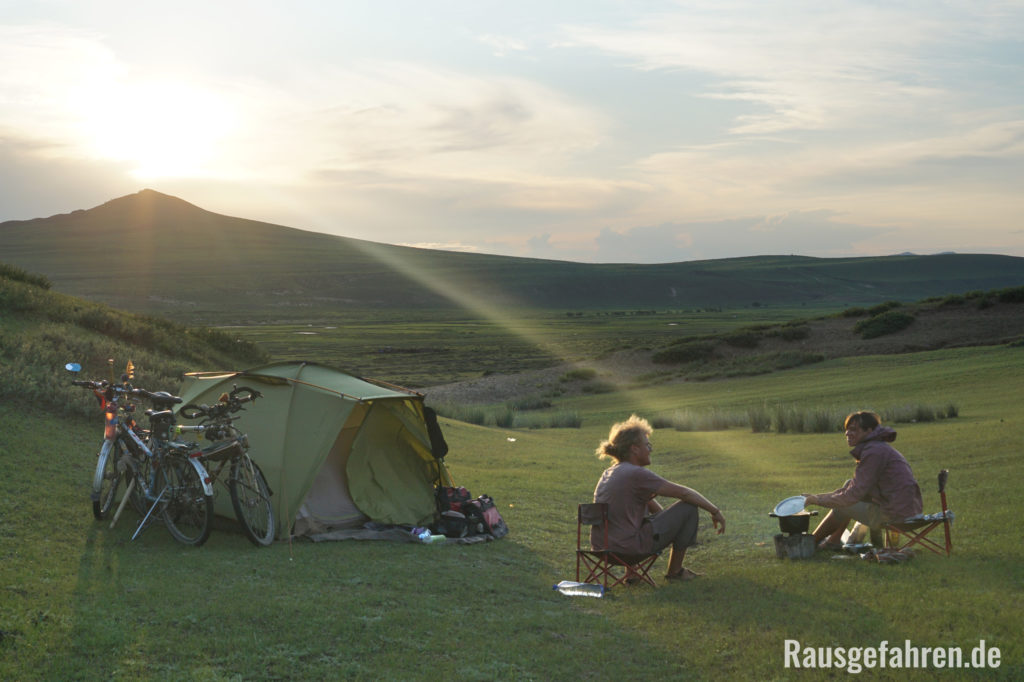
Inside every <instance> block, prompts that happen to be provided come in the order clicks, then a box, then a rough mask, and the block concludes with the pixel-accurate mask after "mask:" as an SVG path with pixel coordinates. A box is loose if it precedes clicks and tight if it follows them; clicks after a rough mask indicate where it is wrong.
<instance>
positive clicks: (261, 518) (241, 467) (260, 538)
mask: <svg viewBox="0 0 1024 682" xmlns="http://www.w3.org/2000/svg"><path fill="white" fill-rule="evenodd" d="M228 489H229V490H230V491H231V505H232V506H233V507H234V508H235V516H236V517H237V518H238V521H239V523H241V524H242V528H244V529H245V534H246V535H247V536H248V537H249V541H250V542H252V543H253V544H254V545H256V546H257V547H266V546H267V545H269V544H270V543H272V542H273V541H274V535H275V533H276V532H277V525H276V524H275V522H274V506H273V505H272V504H271V503H270V487H269V486H268V485H267V481H266V479H264V478H263V472H262V471H260V468H259V467H258V466H256V463H255V462H253V461H252V459H250V458H249V455H248V454H243V455H242V456H241V457H236V458H235V459H234V461H233V462H232V463H231V477H230V478H229V479H228Z"/></svg>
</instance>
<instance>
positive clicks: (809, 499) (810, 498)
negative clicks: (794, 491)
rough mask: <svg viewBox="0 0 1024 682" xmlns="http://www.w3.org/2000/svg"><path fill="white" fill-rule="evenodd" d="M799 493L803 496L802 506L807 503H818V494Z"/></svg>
mask: <svg viewBox="0 0 1024 682" xmlns="http://www.w3.org/2000/svg"><path fill="white" fill-rule="evenodd" d="M801 495H803V496H804V506H805V507H806V506H807V505H809V504H818V496H817V495H811V494H810V493H801Z"/></svg>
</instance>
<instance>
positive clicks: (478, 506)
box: [463, 495, 508, 538]
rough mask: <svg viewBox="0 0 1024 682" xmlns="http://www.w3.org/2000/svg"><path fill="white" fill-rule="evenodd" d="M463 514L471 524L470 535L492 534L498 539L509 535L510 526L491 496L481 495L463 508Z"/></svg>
mask: <svg viewBox="0 0 1024 682" xmlns="http://www.w3.org/2000/svg"><path fill="white" fill-rule="evenodd" d="M463 513H464V514H465V515H466V521H467V522H468V524H469V534H470V535H474V534H478V533H490V534H491V535H493V536H494V537H496V538H501V537H505V536H506V535H508V526H506V525H505V520H504V519H503V518H501V514H500V513H498V508H497V507H496V506H494V500H493V499H491V497H490V495H481V496H480V497H478V498H476V499H475V500H470V501H469V502H468V503H467V504H465V505H464V506H463Z"/></svg>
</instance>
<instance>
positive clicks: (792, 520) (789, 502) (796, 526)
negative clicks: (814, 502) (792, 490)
mask: <svg viewBox="0 0 1024 682" xmlns="http://www.w3.org/2000/svg"><path fill="white" fill-rule="evenodd" d="M817 515H818V512H816V511H807V510H806V509H804V498H803V496H801V495H797V496H795V497H787V498H786V499H785V500H783V501H782V502H779V503H778V504H777V505H775V509H774V510H772V512H771V513H770V514H769V515H768V516H771V517H772V518H777V519H778V520H779V530H781V531H782V532H781V533H778V534H776V535H775V555H776V556H777V557H779V558H780V559H786V558H789V559H807V558H809V557H812V556H814V549H815V543H814V536H813V535H811V534H810V533H808V532H807V529H808V528H810V524H811V517H812V516H817Z"/></svg>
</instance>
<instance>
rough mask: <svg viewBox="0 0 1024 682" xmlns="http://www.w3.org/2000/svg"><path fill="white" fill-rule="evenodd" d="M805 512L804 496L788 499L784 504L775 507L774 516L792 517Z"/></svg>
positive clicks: (780, 503)
mask: <svg viewBox="0 0 1024 682" xmlns="http://www.w3.org/2000/svg"><path fill="white" fill-rule="evenodd" d="M803 510H804V496H803V495H794V496H793V497H787V498H786V499H784V500H783V501H782V502H779V503H778V504H777V505H775V509H774V511H772V513H773V514H775V515H776V516H792V515H793V514H798V513H799V512H802V511H803Z"/></svg>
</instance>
